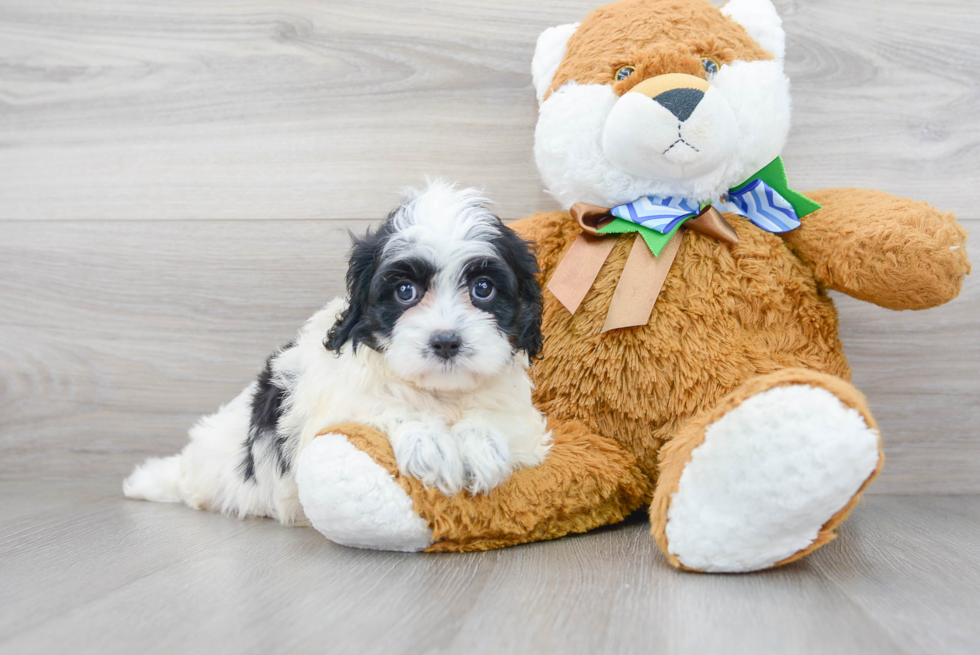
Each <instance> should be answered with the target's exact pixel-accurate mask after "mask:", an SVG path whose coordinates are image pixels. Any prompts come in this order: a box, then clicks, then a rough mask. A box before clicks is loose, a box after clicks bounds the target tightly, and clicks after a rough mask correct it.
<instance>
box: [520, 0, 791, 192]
mask: <svg viewBox="0 0 980 655" xmlns="http://www.w3.org/2000/svg"><path fill="white" fill-rule="evenodd" d="M784 43H785V34H784V32H783V29H782V22H781V21H780V18H779V16H778V15H777V14H776V10H775V7H773V5H772V3H771V2H770V0H731V1H730V2H729V3H728V4H727V5H725V6H724V7H722V8H720V9H719V8H716V7H714V6H713V5H712V4H710V3H709V2H708V1H707V0H621V1H620V2H615V3H612V4H609V5H606V6H605V7H602V8H600V9H598V10H597V11H595V12H594V13H593V14H591V15H590V16H589V17H588V18H586V19H585V20H583V21H582V22H581V23H578V24H574V25H562V26H559V27H553V28H551V29H548V30H546V31H545V32H544V33H543V34H542V35H541V37H540V38H539V39H538V45H537V49H536V51H535V54H534V61H533V63H532V73H533V77H534V86H535V89H536V91H537V95H538V101H539V102H540V116H539V119H538V125H537V130H536V133H535V157H536V159H537V165H538V170H539V171H540V173H541V176H542V178H543V179H544V182H545V185H546V186H547V188H548V190H549V192H550V193H551V194H552V195H554V196H555V197H556V198H557V199H558V200H559V201H560V202H561V203H562V205H563V206H565V207H566V208H567V207H569V206H571V205H572V204H573V203H575V202H587V203H591V204H595V205H602V206H606V207H612V206H615V205H619V204H623V203H628V202H632V201H634V200H636V199H637V198H640V197H643V196H683V197H686V198H691V199H693V200H698V201H706V202H707V201H713V200H717V199H718V197H719V196H721V195H722V194H724V193H725V192H726V191H727V190H728V189H729V188H731V187H733V186H736V185H738V184H740V183H741V182H743V181H745V180H746V179H747V178H749V177H750V176H751V175H753V174H754V173H755V172H757V171H758V170H759V169H761V168H762V167H764V166H765V165H766V164H768V163H769V162H771V161H772V160H773V159H775V158H776V157H778V156H779V154H780V151H781V150H782V148H783V145H784V144H785V141H786V136H787V133H788V131H789V117H790V94H789V80H788V78H787V77H786V75H785V73H784V72H783V54H784Z"/></svg>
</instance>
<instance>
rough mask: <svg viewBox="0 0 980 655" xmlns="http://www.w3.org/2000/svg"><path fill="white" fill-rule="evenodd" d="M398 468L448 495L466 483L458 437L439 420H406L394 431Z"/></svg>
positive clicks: (392, 435)
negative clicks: (457, 441)
mask: <svg viewBox="0 0 980 655" xmlns="http://www.w3.org/2000/svg"><path fill="white" fill-rule="evenodd" d="M391 449H392V451H394V453H395V461H396V462H398V470H399V471H400V472H401V473H402V475H408V476H411V477H413V478H415V479H416V480H419V481H420V482H421V483H422V484H424V485H425V486H427V487H433V488H436V489H439V491H441V492H442V493H444V494H446V495H447V496H452V495H453V494H456V493H458V492H459V491H461V490H462V489H463V488H464V486H465V485H466V468H465V466H464V464H463V459H462V457H461V456H460V452H459V446H458V444H457V443H456V439H455V438H454V437H453V436H452V434H450V432H449V428H448V427H447V426H446V425H445V424H444V423H442V422H440V421H406V422H404V423H402V424H400V425H399V426H398V427H397V428H395V429H394V430H393V431H392V433H391Z"/></svg>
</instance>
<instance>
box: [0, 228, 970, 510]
mask: <svg viewBox="0 0 980 655" xmlns="http://www.w3.org/2000/svg"><path fill="white" fill-rule="evenodd" d="M369 224H370V222H368V221H347V222H342V221H313V220H309V221H102V222H100V221H65V222H54V221H8V222H3V221H0V307H2V308H3V311H2V312H0V453H2V457H0V478H8V479H14V478H16V479H36V478H38V477H76V476H82V477H101V476H109V477H112V478H115V479H121V477H122V476H123V475H124V474H125V473H126V472H127V471H128V470H129V469H130V468H131V467H132V466H133V465H134V464H135V463H137V462H138V461H139V460H140V459H142V458H143V457H146V456H148V455H152V454H167V453H170V452H175V451H176V450H178V449H179V448H180V447H181V445H182V444H183V443H184V440H185V438H186V430H187V428H188V427H190V425H191V424H192V423H193V422H194V421H195V420H196V419H197V418H198V417H199V416H201V415H202V414H205V413H209V412H211V411H213V410H214V409H216V408H217V407H218V405H220V404H221V403H224V402H227V401H229V400H230V399H231V398H233V397H234V396H235V394H236V393H237V392H238V391H239V390H240V389H241V388H243V387H244V386H245V385H246V384H247V383H248V382H249V380H250V379H251V378H252V377H253V376H254V374H255V373H256V371H257V370H258V369H259V368H260V366H261V365H262V363H263V361H264V359H265V357H266V356H268V354H269V353H270V352H272V351H273V350H274V349H275V348H276V347H278V346H279V345H281V344H283V343H285V342H286V341H288V340H289V339H291V338H292V337H293V335H294V334H295V332H296V331H297V330H298V329H299V327H300V325H302V323H303V321H305V320H306V318H308V317H309V316H310V315H311V314H312V313H313V312H314V311H315V310H316V309H317V308H319V307H320V306H322V305H323V304H325V303H326V302H327V301H328V300H329V299H330V298H332V297H334V296H335V295H338V294H340V293H341V292H342V284H341V283H342V279H343V273H344V270H345V263H344V261H345V257H344V255H345V252H346V250H347V247H348V243H349V241H348V236H347V232H346V230H347V229H348V228H349V229H351V230H354V231H357V232H360V231H363V230H364V229H366V228H367V226H368V225H369ZM967 227H968V228H972V229H974V231H976V230H977V229H978V228H980V221H970V222H967ZM969 248H970V252H971V256H972V258H973V260H974V261H980V250H978V247H977V245H976V244H975V243H974V244H970V246H969ZM837 301H838V305H839V306H840V309H841V329H842V333H843V338H844V342H845V348H846V351H847V354H848V356H849V357H850V359H851V362H852V364H853V366H854V372H855V376H854V377H855V382H856V384H857V385H858V387H859V388H861V389H862V390H863V391H864V392H865V393H866V394H867V395H868V397H869V400H870V403H871V407H872V410H873V411H874V412H875V415H876V417H877V419H878V421H879V423H880V425H881V427H882V431H883V433H884V435H885V452H886V457H887V463H886V466H885V471H884V473H883V474H882V476H881V478H880V479H879V480H878V481H877V482H876V483H875V485H874V486H872V488H871V491H872V493H912V492H914V493H926V492H935V493H976V492H980V403H978V402H977V398H980V375H978V371H980V340H978V339H977V338H976V335H977V334H978V331H980V278H978V277H977V276H973V277H972V278H968V279H967V282H966V287H965V290H964V292H963V294H962V295H961V297H960V298H958V299H957V300H956V301H954V302H953V303H951V304H949V305H946V306H944V307H940V308H938V309H935V310H930V311H928V312H920V313H915V312H902V313H896V312H891V311H887V310H884V309H880V308H877V307H874V306H871V305H868V304H866V303H861V302H858V301H855V300H852V299H850V298H847V297H844V296H840V295H838V296H837Z"/></svg>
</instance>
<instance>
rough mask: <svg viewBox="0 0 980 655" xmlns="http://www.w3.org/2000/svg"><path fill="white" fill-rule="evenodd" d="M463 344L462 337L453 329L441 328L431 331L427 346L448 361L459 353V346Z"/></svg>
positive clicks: (440, 357) (437, 355)
mask: <svg viewBox="0 0 980 655" xmlns="http://www.w3.org/2000/svg"><path fill="white" fill-rule="evenodd" d="M462 345H463V338H462V337H461V336H460V334H459V332H456V331H455V330H442V331H440V332H433V333H432V336H431V337H430V338H429V347H431V348H432V352H433V353H435V355H436V357H438V358H439V359H444V360H446V361H449V360H451V359H453V358H454V357H455V356H456V355H458V354H459V349H460V346H462Z"/></svg>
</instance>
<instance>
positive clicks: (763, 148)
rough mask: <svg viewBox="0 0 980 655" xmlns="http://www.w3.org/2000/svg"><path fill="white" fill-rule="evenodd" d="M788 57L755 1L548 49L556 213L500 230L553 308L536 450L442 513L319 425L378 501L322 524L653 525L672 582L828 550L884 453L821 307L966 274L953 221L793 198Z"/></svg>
mask: <svg viewBox="0 0 980 655" xmlns="http://www.w3.org/2000/svg"><path fill="white" fill-rule="evenodd" d="M783 55H784V33H783V30H782V25H781V22H780V19H779V17H778V16H777V14H776V11H775V9H774V7H773V6H772V4H771V3H770V1H769V0H731V2H729V4H728V5H726V6H725V7H723V8H721V9H718V8H715V7H714V6H712V5H711V4H710V3H709V2H707V1H706V0H622V1H621V2H615V3H613V4H610V5H607V6H605V7H602V8H600V9H598V10H597V11H595V12H594V13H593V14H591V15H590V16H588V17H587V18H585V19H584V20H583V21H582V22H581V23H580V24H576V25H566V26H562V27H557V28H552V29H550V30H548V31H546V32H545V33H544V34H542V36H541V38H540V39H539V41H538V47H537V51H536V53H535V56H534V61H533V64H532V69H533V75H534V85H535V88H536V91H537V94H538V99H539V102H540V118H539V121H538V126H537V131H536V135H535V155H536V159H537V164H538V168H539V170H540V172H541V175H542V177H543V179H544V182H545V184H546V186H547V188H548V190H549V191H550V192H551V194H552V195H554V197H555V198H556V199H557V200H558V201H559V202H560V203H561V204H562V205H563V206H564V207H565V208H566V209H570V210H571V211H560V212H550V213H544V214H537V215H534V216H532V217H530V218H527V219H524V220H522V221H519V222H518V223H516V224H515V225H514V228H515V229H516V230H518V232H519V233H520V234H521V235H522V236H524V237H525V238H526V239H529V240H531V241H533V242H534V243H536V245H537V256H538V262H539V266H540V268H541V280H542V283H543V284H546V285H547V287H548V289H549V290H550V291H547V292H545V302H544V314H543V332H544V337H545V338H544V350H543V355H542V357H541V359H540V361H537V362H536V363H535V365H534V368H533V378H534V380H535V384H536V391H535V400H536V403H537V405H538V407H539V408H540V409H541V410H542V411H544V412H545V413H546V414H547V417H548V422H549V427H550V428H551V430H552V431H553V438H554V445H553V448H552V451H551V453H550V455H549V456H548V458H547V460H546V461H545V462H544V463H543V464H542V465H540V466H537V467H534V468H528V469H523V470H519V471H517V472H516V473H515V474H514V475H513V476H512V477H511V478H510V479H509V480H508V481H507V482H505V483H504V484H502V485H501V486H499V487H497V488H496V489H494V490H493V491H491V492H490V493H489V494H486V495H480V496H475V497H474V496H470V495H468V494H465V493H462V494H458V495H456V496H453V497H446V496H444V495H442V494H440V493H439V492H438V491H435V490H431V489H427V488H425V487H424V486H422V485H421V484H420V483H418V482H417V481H415V480H412V479H410V478H407V477H404V476H401V475H399V473H398V469H397V466H396V465H395V461H394V457H393V456H392V453H391V449H390V446H389V445H388V443H387V440H386V439H385V437H384V435H381V434H378V433H377V432H375V431H373V430H371V429H369V428H366V427H364V426H359V425H344V426H335V427H332V428H330V429H329V430H327V431H325V432H327V433H330V434H332V435H335V436H334V437H332V438H338V437H337V436H336V435H340V436H339V438H342V439H346V440H347V441H348V442H349V443H350V444H351V445H352V446H353V448H351V449H350V457H347V458H345V460H344V461H343V462H333V463H331V464H330V465H331V466H338V467H341V468H344V469H345V470H346V471H347V472H348V474H349V475H363V476H369V477H370V476H373V477H372V478H371V479H373V480H375V481H376V487H375V488H376V489H377V490H378V491H377V494H376V495H375V496H370V495H369V496H368V497H364V498H362V499H360V500H359V501H358V502H357V503H355V505H356V507H354V508H351V507H347V508H345V510H344V511H345V513H343V514H342V515H340V514H338V516H337V517H335V520H334V521H333V522H332V523H331V525H325V526H320V525H318V526H317V527H318V528H319V529H321V530H322V531H323V532H324V533H325V534H326V535H327V536H328V537H330V538H333V539H334V540H335V541H339V542H341V543H347V544H351V545H370V546H372V547H381V548H392V549H403V550H404V549H410V550H417V549H420V548H422V547H425V548H426V549H427V550H429V551H459V550H483V549H489V548H496V547H501V546H506V545H511V544H517V543H522V542H528V541H534V540H540V539H550V538H555V537H558V536H561V535H564V534H567V533H571V532H581V531H585V530H588V529H591V528H594V527H597V526H600V525H605V524H610V523H614V522H617V521H620V520H622V519H623V518H624V517H625V516H626V515H627V514H629V513H630V512H633V511H634V510H636V509H638V508H640V507H642V506H644V505H650V518H651V521H652V524H653V536H654V537H655V538H656V540H657V543H658V544H659V545H660V547H661V548H662V550H663V552H664V553H665V554H666V556H667V557H668V559H669V560H670V562H671V563H672V564H674V565H675V566H679V567H683V568H687V569H692V570H699V571H750V570H758V569H764V568H768V567H772V566H778V565H780V564H785V563H787V562H790V561H793V560H795V559H798V558H800V557H802V556H803V555H805V554H807V553H809V552H811V551H813V550H815V549H816V548H818V547H820V546H822V545H824V544H826V543H827V542H829V541H830V540H831V539H833V538H834V530H835V528H836V527H837V526H838V525H839V524H840V523H841V522H842V521H843V520H844V519H845V518H846V516H847V514H848V512H849V511H850V510H851V508H853V507H854V505H855V503H856V502H857V500H858V498H859V496H860V494H861V492H862V491H863V490H864V488H865V487H866V486H867V485H868V484H869V483H870V482H871V480H872V479H873V478H874V477H875V476H876V475H877V473H878V471H879V470H880V469H881V465H882V456H881V448H880V437H879V434H878V431H877V426H876V424H875V421H874V418H873V417H872V415H871V412H870V411H869V409H868V407H867V404H866V402H865V400H864V397H863V396H862V395H861V393H860V392H859V391H858V390H857V389H855V388H854V387H853V386H852V385H851V384H850V382H849V379H850V369H849V367H848V364H847V360H846V359H845V357H844V352H843V349H842V346H841V342H840V339H839V337H838V330H837V312H836V310H835V308H834V305H833V303H832V301H831V300H830V298H829V297H828V296H827V290H828V289H835V290H838V291H841V292H843V293H846V294H848V295H851V296H853V297H855V298H860V299H862V300H866V301H868V302H873V303H875V304H878V305H881V306H883V307H887V308H890V309H896V310H898V309H926V308H929V307H934V306H937V305H941V304H943V303H946V302H949V301H950V300H952V299H953V298H955V297H956V296H957V294H958V293H959V290H960V287H961V285H962V281H963V277H964V276H965V275H966V274H967V273H968V272H969V270H970V264H969V262H968V260H967V256H966V249H965V248H964V243H965V238H966V233H965V231H964V230H963V229H962V228H961V227H960V226H959V225H957V223H956V220H955V218H954V216H953V215H951V214H948V213H942V212H939V211H937V210H935V209H934V208H932V207H930V206H928V205H926V204H923V203H919V202H914V201H911V200H906V199H902V198H897V197H895V196H891V195H889V194H886V193H882V192H879V191H865V190H858V189H826V190H821V191H814V192H809V193H806V194H799V193H797V192H795V191H794V190H793V189H792V188H790V186H789V182H788V181H787V179H786V176H785V174H784V172H783V169H782V163H781V161H780V160H779V154H780V151H781V150H782V148H783V145H784V143H785V140H786V136H787V133H788V130H789V114H790V95H789V81H788V79H787V77H786V75H785V73H784V72H783ZM302 456H303V454H302V453H301V455H300V457H302Z"/></svg>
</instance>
